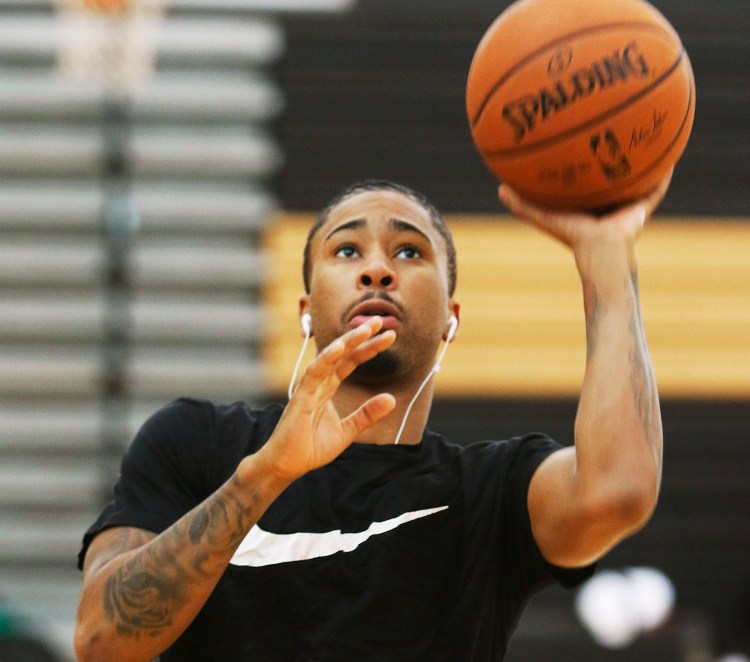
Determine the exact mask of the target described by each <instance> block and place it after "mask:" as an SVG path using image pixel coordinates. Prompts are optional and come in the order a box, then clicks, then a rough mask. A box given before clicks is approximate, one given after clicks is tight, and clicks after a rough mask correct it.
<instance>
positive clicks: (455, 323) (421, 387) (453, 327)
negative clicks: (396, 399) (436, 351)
mask: <svg viewBox="0 0 750 662" xmlns="http://www.w3.org/2000/svg"><path fill="white" fill-rule="evenodd" d="M450 324H451V326H450V329H449V330H448V333H447V334H446V336H445V343H443V349H442V350H440V356H438V360H437V361H436V362H435V365H434V366H432V369H431V370H430V372H428V373H427V377H425V378H424V379H423V380H422V383H421V384H420V385H419V388H418V389H417V392H416V393H415V394H414V397H413V398H412V399H411V402H409V406H408V407H407V408H406V411H405V412H404V417H403V418H402V419H401V426H400V427H399V429H398V432H397V433H396V441H394V442H393V445H394V446H397V445H398V442H399V441H401V435H402V434H403V433H404V428H405V427H406V421H407V419H408V418H409V414H410V413H411V409H412V407H413V406H414V403H415V402H416V401H417V398H418V397H419V395H420V393H422V391H423V390H424V387H425V386H427V382H429V381H430V379H432V377H433V375H435V373H437V372H438V371H439V370H440V364H441V363H442V362H443V357H444V356H445V353H446V352H447V351H448V345H450V342H451V339H452V338H453V336H454V335H455V334H456V327H457V326H458V320H457V319H456V318H455V317H453V316H451V320H450Z"/></svg>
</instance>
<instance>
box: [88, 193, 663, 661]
mask: <svg viewBox="0 0 750 662" xmlns="http://www.w3.org/2000/svg"><path fill="white" fill-rule="evenodd" d="M667 186H668V181H665V182H663V184H662V186H661V187H660V188H659V189H658V190H657V191H655V192H654V193H653V194H652V195H651V196H650V197H649V198H648V199H644V200H641V201H639V202H637V203H635V204H632V205H630V206H627V207H625V208H622V209H620V210H617V211H616V212H614V213H612V214H609V215H608V216H605V217H602V218H595V217H588V216H584V215H579V214H559V213H552V212H547V211H544V210H541V209H537V208H535V207H533V206H531V205H529V204H528V203H526V202H525V201H523V200H521V199H520V198H519V197H518V196H517V195H516V194H515V193H514V192H513V191H511V190H509V189H507V188H504V187H503V188H501V190H500V198H501V200H502V201H503V203H504V204H505V205H506V206H507V207H508V208H509V209H510V210H511V212H512V213H514V214H516V215H517V216H520V217H522V218H525V219H527V220H528V221H529V222H531V223H532V224H534V225H536V226H537V227H539V228H540V229H541V230H543V231H545V232H547V233H549V234H550V235H552V236H553V237H555V238H556V239H558V240H560V241H562V242H563V243H564V244H566V245H567V246H569V247H570V249H571V250H572V253H573V256H574V258H575V261H576V265H577V268H578V272H579V274H580V277H581V282H582V285H583V298H584V306H585V319H586V334H587V358H586V369H585V377H584V381H583V386H582V391H581V396H580V406H579V409H578V414H577V418H576V421H575V440H574V442H575V443H574V445H572V446H566V447H562V446H559V445H558V444H557V443H556V442H554V441H553V440H551V439H550V438H548V437H546V436H544V435H542V434H526V435H524V436H519V437H515V438H513V439H510V440H507V441H490V442H478V443H475V444H470V445H468V446H461V445H456V444H452V443H450V442H449V441H448V440H446V439H445V438H443V437H442V436H440V435H439V434H437V433H435V432H432V431H430V430H427V429H426V427H425V426H426V422H427V418H428V414H429V411H430V406H431V403H432V382H431V379H430V378H431V376H432V375H433V374H434V372H435V371H436V368H435V361H436V356H438V352H439V351H441V352H442V353H444V351H445V348H446V347H447V344H448V343H449V342H452V341H454V340H455V339H456V338H457V335H456V327H457V325H458V320H459V314H460V308H459V303H458V301H457V300H456V298H455V296H454V287H455V280H456V268H455V251H454V248H453V242H452V239H451V236H450V233H449V231H448V229H447V227H446V226H445V224H444V222H443V220H442V218H441V217H440V215H439V213H438V212H437V211H436V210H435V209H434V207H433V206H432V205H431V204H430V203H429V202H428V201H427V200H426V199H425V198H423V197H422V196H421V195H419V194H417V193H416V192H414V191H411V190H410V189H407V188H404V187H402V186H399V185H395V184H391V183H388V182H365V183H362V184H359V185H355V186H354V187H352V188H350V189H348V190H347V191H345V192H344V193H343V194H342V195H340V196H339V197H337V198H336V199H335V200H334V201H333V202H332V203H331V204H330V205H329V206H328V207H327V208H326V209H325V210H324V212H323V214H322V215H321V217H320V218H319V220H318V221H317V222H316V223H315V224H314V226H313V227H312V229H311V231H310V235H309V241H308V245H307V247H306V249H305V256H304V280H305V286H306V294H305V295H304V296H303V297H302V298H301V300H300V302H299V313H300V320H301V326H302V329H303V333H304V335H305V336H306V338H309V337H310V335H312V337H313V338H314V340H315V342H316V343H317V348H318V354H317V357H316V359H315V360H314V361H313V363H312V364H311V365H310V366H309V367H308V368H307V370H306V371H305V373H304V375H303V376H302V377H301V379H300V380H299V384H297V385H296V388H295V389H294V390H293V389H292V387H290V392H292V390H293V393H292V395H291V398H290V400H289V402H288V404H287V405H286V406H285V407H282V406H277V405H274V406H269V407H267V408H265V409H263V410H252V409H250V408H249V407H248V406H246V405H245V404H242V403H235V404H232V405H221V406H220V405H214V404H211V403H208V402H199V401H195V400H188V399H182V400H178V401H176V402H174V403H172V404H170V405H169V406H167V407H166V408H164V409H163V410H162V411H160V412H158V413H157V414H155V415H154V416H153V417H152V418H151V419H149V420H148V421H147V422H146V423H145V425H144V426H143V428H142V429H141V431H140V432H139V433H138V435H137V437H136V439H135V440H134V442H133V444H132V445H131V447H130V448H129V450H128V452H127V454H126V456H125V457H124V459H123V463H122V472H121V476H120V478H119V480H118V482H117V485H116V486H115V492H114V499H113V501H112V503H111V504H110V505H108V506H107V507H106V508H105V510H104V511H103V513H102V514H101V516H100V517H99V519H98V520H97V521H96V522H95V523H94V524H93V525H92V527H91V528H90V529H89V531H88V532H87V533H86V535H85V537H84V544H83V549H82V550H81V554H80V557H79V562H80V563H81V564H82V567H83V573H84V585H83V592H82V595H81V600H80V606H79V612H78V620H77V627H76V650H77V653H78V655H79V657H80V659H81V660H91V661H96V662H103V661H106V660H116V661H117V662H126V661H135V660H143V661H146V660H150V659H152V658H153V657H155V656H158V655H161V656H162V657H161V659H162V660H167V661H175V660H180V661H190V662H201V661H207V660H222V661H235V660H248V661H250V660H252V661H253V662H261V661H262V662H268V661H277V660H278V661H287V660H288V661H292V660H295V661H298V662H301V661H308V662H310V661H313V660H317V661H326V662H328V661H343V660H347V661H352V660H357V661H362V660H371V661H375V660H377V661H386V660H393V661H395V660H402V661H406V660H409V661H422V660H424V661H426V662H427V661H429V662H435V661H439V660H444V661H446V662H457V661H461V662H464V661H468V660H481V661H489V660H500V659H502V657H503V655H504V653H505V650H506V647H507V643H508V638H509V637H510V635H511V633H512V631H513V629H514V627H515V625H516V623H517V622H518V619H519V617H520V615H521V612H522V610H523V607H524V606H525V604H526V603H527V601H528V599H529V597H530V596H531V595H532V594H533V593H534V592H536V591H538V590H539V589H540V588H542V587H543V586H545V585H547V584H549V583H550V582H559V583H561V584H563V585H565V586H574V585H576V584H578V583H580V582H581V581H583V580H584V579H585V578H587V577H589V576H590V575H591V573H592V572H593V564H594V563H595V562H596V560H597V559H599V558H601V556H602V555H603V554H605V553H606V552H607V551H608V550H609V549H611V548H612V547H613V546H614V545H615V544H617V543H618V542H619V541H621V540H622V539H623V538H625V537H626V536H628V535H630V534H632V533H633V532H635V531H636V530H638V529H639V528H640V527H641V526H643V524H644V523H645V522H646V521H647V520H648V518H649V517H650V515H651V513H652V512H653V510H654V507H655V506H656V501H657V495H658V492H659V483H660V475H661V457H662V450H661V447H662V432H661V422H660V414H659V403H658V398H657V391H656V385H655V383H654V377H653V374H652V369H651V364H650V360H649V356H648V351H647V348H646V340H645V337H644V332H643V328H642V325H641V313H640V309H639V302H638V285H637V266H636V255H635V242H636V238H637V236H638V234H639V232H640V230H641V228H642V226H643V224H644V222H645V221H646V219H647V218H648V216H649V215H650V214H651V212H652V211H653V210H654V208H655V207H656V206H657V204H658V203H659V202H660V200H661V199H662V197H663V195H664V193H665V192H666V189H667ZM487 249H488V250H491V249H492V247H491V246H488V247H487ZM440 358H442V356H441V357H440ZM487 368H488V370H490V369H502V366H487ZM293 381H294V380H293Z"/></svg>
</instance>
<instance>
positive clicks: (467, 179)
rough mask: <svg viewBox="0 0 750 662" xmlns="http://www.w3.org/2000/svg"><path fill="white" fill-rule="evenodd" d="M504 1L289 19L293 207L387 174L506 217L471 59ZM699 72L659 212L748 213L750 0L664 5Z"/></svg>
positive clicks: (286, 180)
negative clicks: (469, 84) (471, 112)
mask: <svg viewBox="0 0 750 662" xmlns="http://www.w3.org/2000/svg"><path fill="white" fill-rule="evenodd" d="M508 4H509V3H508V2H507V1H505V0H498V1H496V2H489V1H488V0H481V1H472V2H465V1H464V2H459V1H458V0H430V1H429V2H428V1H427V0H410V1H409V2H401V1H399V2H396V1H395V0H360V1H359V3H358V4H357V6H356V9H354V10H353V11H352V12H350V13H348V14H346V15H343V16H339V17H330V16H327V17H324V18H310V17H299V18H296V19H292V20H289V21H288V22H287V31H288V53H287V56H286V58H285V60H284V62H283V63H282V65H281V68H280V71H279V75H280V76H281V79H282V81H283V83H284V85H285V89H286V94H287V97H288V108H287V112H286V115H285V117H284V118H283V120H282V122H281V125H280V127H279V130H280V134H281V136H282V139H283V141H284V144H285V148H286V151H287V158H288V161H287V167H286V170H285V172H284V174H283V176H282V178H281V180H280V182H279V187H280V193H281V196H282V200H283V202H284V205H285V207H286V208H287V209H292V210H307V209H318V208H320V207H322V206H323V204H324V203H325V202H326V201H327V199H328V198H329V197H331V195H332V194H333V193H334V192H335V191H337V190H339V189H340V188H342V187H343V186H345V185H347V184H349V183H351V182H352V181H353V180H355V179H361V178H365V177H371V176H374V177H386V178H390V179H396V180H400V181H404V182H405V183H408V184H411V185H412V186H415V187H416V188H418V189H420V190H423V191H424V192H425V193H427V194H428V195H429V196H430V197H431V198H432V199H433V200H434V201H435V202H436V203H437V204H438V206H439V207H441V208H442V209H443V210H444V211H473V212H485V211H489V212H493V211H497V210H498V209H499V205H498V203H497V201H496V198H495V182H494V180H493V178H492V177H491V176H490V175H489V173H488V172H487V171H486V170H485V168H484V166H483V165H482V163H481V161H480V159H479V156H478V155H477V154H476V152H475V150H474V147H473V145H472V143H471V138H470V135H469V130H468V125H467V122H466V119H465V116H464V88H465V82H466V74H467V72H468V68H469V63H470V62H471V57H472V55H473V51H474V48H475V46H476V44H477V42H478V41H479V39H480V37H481V35H482V34H483V32H484V30H485V29H486V28H487V26H489V24H490V23H491V22H492V20H493V19H494V18H495V17H496V16H497V14H498V13H499V12H500V11H501V10H502V9H503V8H504V7H506V6H507V5H508ZM654 4H656V6H657V7H658V8H659V9H660V10H661V11H662V12H663V13H664V14H665V15H666V16H667V17H668V18H669V20H670V21H671V22H672V24H673V25H674V26H675V28H676V29H677V30H678V32H679V33H680V35H681V37H682V40H683V42H684V44H685V46H686V48H687V50H688V52H689V54H690V57H691V60H692V62H693V67H694V70H695V75H696V85H697V95H698V104H697V112H696V120H695V127H694V131H693V136H692V138H691V141H690V143H689V145H688V148H687V151H686V153H685V156H684V158H683V160H682V162H681V164H680V166H679V169H678V171H677V173H676V175H675V179H674V182H673V185H672V190H671V191H670V193H669V196H668V198H667V200H666V201H665V202H664V204H663V207H662V211H663V213H668V214H684V215H692V214H700V215H747V214H748V213H750V191H749V190H748V189H749V188H750V186H749V184H750V150H748V148H747V146H748V145H749V144H750V122H748V115H747V108H748V106H749V105H750V75H749V74H748V71H747V63H748V62H750V12H748V11H747V3H746V0H717V1H716V2H713V3H710V4H707V3H705V2H698V1H697V0H661V1H657V2H655V3H654Z"/></svg>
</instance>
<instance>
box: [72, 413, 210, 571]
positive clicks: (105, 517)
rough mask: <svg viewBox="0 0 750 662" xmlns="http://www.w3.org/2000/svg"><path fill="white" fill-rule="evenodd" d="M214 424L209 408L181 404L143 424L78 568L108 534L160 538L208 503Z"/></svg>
mask: <svg viewBox="0 0 750 662" xmlns="http://www.w3.org/2000/svg"><path fill="white" fill-rule="evenodd" d="M213 419H214V415H213V408H212V406H211V405H210V403H208V402H201V401H196V400H188V399H180V400H175V401H174V402H172V403H170V404H169V405H167V406H165V407H164V408H162V409H161V410H159V411H158V412H156V413H155V414H154V415H153V416H151V417H150V418H149V419H148V420H147V421H146V422H145V423H144V424H143V426H142V427H141V429H140V430H139V431H138V433H137V434H136V436H135V438H134V439H133V441H132V443H131V444H130V446H129V447H128V449H127V451H126V453H125V455H124V456H123V459H122V463H121V465H120V475H119V478H118V480H117V482H116V484H115V486H114V491H113V498H112V500H111V501H110V502H109V503H108V504H107V506H106V507H105V508H104V510H103V511H102V513H101V514H100V515H99V517H98V518H97V520H96V521H95V522H94V523H93V524H92V525H91V527H90V528H89V529H88V530H87V531H86V533H85V534H84V537H83V544H82V547H81V551H80V552H79V555H78V567H79V568H82V567H83V560H84V557H85V555H86V551H87V550H88V547H89V545H90V544H91V541H92V540H93V539H94V537H96V535H98V534H99V533H101V532H102V531H104V530H105V529H108V528H111V527H114V526H132V527H138V528H141V529H146V530H148V531H153V532H154V533H161V532H162V531H163V530H165V529H166V528H168V527H169V526H171V525H172V524H173V523H174V522H175V521H177V520H178V519H179V518H180V517H182V516H183V515H184V514H185V513H187V512H188V511H189V510H191V509H192V508H194V507H195V506H196V505H197V504H199V503H200V502H201V501H203V500H204V499H205V498H206V496H207V486H206V467H207V466H208V454H209V448H210V445H211V443H212V437H213V435H214V425H213Z"/></svg>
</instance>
